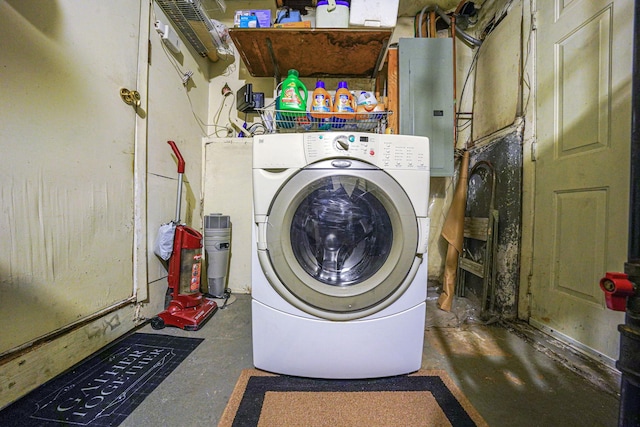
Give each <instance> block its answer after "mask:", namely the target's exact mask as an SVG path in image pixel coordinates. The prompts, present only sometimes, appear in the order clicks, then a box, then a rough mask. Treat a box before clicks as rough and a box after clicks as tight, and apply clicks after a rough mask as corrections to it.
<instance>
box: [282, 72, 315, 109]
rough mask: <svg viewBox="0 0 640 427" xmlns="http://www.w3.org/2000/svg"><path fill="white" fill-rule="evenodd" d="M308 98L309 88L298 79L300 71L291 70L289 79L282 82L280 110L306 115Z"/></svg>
mask: <svg viewBox="0 0 640 427" xmlns="http://www.w3.org/2000/svg"><path fill="white" fill-rule="evenodd" d="M307 96H308V93H307V88H306V87H305V85H304V83H302V82H301V81H300V80H299V79H298V70H293V69H292V70H289V74H288V76H287V78H286V79H284V81H283V82H282V94H281V95H280V110H283V111H287V112H289V111H291V112H300V113H303V114H305V115H306V112H307ZM296 116H297V114H296Z"/></svg>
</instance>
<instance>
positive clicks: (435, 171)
mask: <svg viewBox="0 0 640 427" xmlns="http://www.w3.org/2000/svg"><path fill="white" fill-rule="evenodd" d="M398 84H399V90H400V95H399V110H400V111H399V117H398V120H399V121H400V129H399V130H400V134H402V135H419V136H426V137H429V143H430V155H431V176H452V175H453V126H454V117H453V116H454V106H453V43H452V41H451V39H450V38H401V39H400V40H399V43H398Z"/></svg>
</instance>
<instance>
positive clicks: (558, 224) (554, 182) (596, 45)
mask: <svg viewBox="0 0 640 427" xmlns="http://www.w3.org/2000/svg"><path fill="white" fill-rule="evenodd" d="M538 4H539V5H540V6H539V7H540V9H539V10H538V12H537V28H538V31H537V33H536V34H537V61H536V65H537V82H538V87H537V122H536V130H537V134H538V139H537V144H538V157H537V161H536V177H535V187H536V190H535V207H536V210H535V219H534V256H533V276H532V286H531V319H530V320H531V322H532V324H535V325H537V326H540V327H542V328H543V329H548V330H551V331H553V332H556V333H558V334H560V335H563V336H565V337H568V338H569V339H570V340H573V341H575V342H576V343H578V344H579V345H580V346H582V347H583V349H585V350H586V351H587V352H589V353H592V354H593V355H597V356H604V359H605V360H607V359H615V358H616V357H617V352H618V339H617V336H618V334H617V333H616V327H617V324H618V323H621V321H622V316H621V315H620V314H619V313H614V312H611V311H609V310H607V309H606V307H605V304H604V294H603V293H602V291H601V290H600V289H599V285H598V282H599V279H600V277H602V275H603V274H604V272H605V271H607V270H614V271H618V270H620V269H621V268H622V266H623V264H624V261H625V259H626V238H627V212H628V210H627V205H628V189H629V161H628V156H629V141H630V93H631V88H630V76H631V62H630V58H631V41H630V40H631V28H632V22H631V20H632V15H633V14H632V13H631V12H632V10H633V2H631V1H628V0H624V1H613V2H608V1H603V0H573V1H570V2H569V1H561V0H556V2H555V7H551V5H547V4H546V3H545V4H544V5H542V4H541V2H539V3H538ZM545 7H546V8H545ZM609 361H610V360H609Z"/></svg>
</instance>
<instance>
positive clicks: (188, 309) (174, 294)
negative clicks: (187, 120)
mask: <svg viewBox="0 0 640 427" xmlns="http://www.w3.org/2000/svg"><path fill="white" fill-rule="evenodd" d="M168 143H169V145H170V146H171V149H172V150H173V152H174V153H175V155H176V157H177V158H178V198H177V202H176V205H177V206H176V219H175V221H174V223H175V224H176V227H175V236H174V238H173V252H172V254H171V258H169V276H168V277H167V282H168V284H169V289H168V290H167V294H170V295H171V302H169V305H168V306H167V308H166V310H164V311H163V312H162V313H160V314H158V315H157V316H156V317H154V318H153V319H151V327H152V328H153V329H162V328H164V327H165V326H175V327H178V328H182V329H184V330H187V331H197V330H198V329H200V328H201V327H202V325H204V323H205V322H206V321H207V320H209V319H210V318H211V316H213V315H214V313H215V312H216V311H217V310H218V304H216V302H215V301H213V300H212V299H209V298H205V297H204V296H203V294H202V293H201V292H200V277H201V273H202V234H200V233H199V232H198V231H197V230H195V229H193V228H191V227H187V226H186V225H184V224H180V204H181V200H182V174H183V173H184V164H185V162H184V159H183V158H182V155H181V154H180V151H179V150H178V147H177V146H176V143H175V142H173V141H168Z"/></svg>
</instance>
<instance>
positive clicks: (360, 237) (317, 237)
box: [290, 175, 393, 286]
mask: <svg viewBox="0 0 640 427" xmlns="http://www.w3.org/2000/svg"><path fill="white" fill-rule="evenodd" d="M313 187H314V188H315V190H313V191H312V192H310V194H308V195H307V196H306V197H305V198H303V199H302V202H301V203H300V204H299V205H298V208H297V209H296V211H295V213H294V214H293V218H292V221H291V231H290V238H291V247H292V249H293V254H294V255H295V257H296V260H297V261H298V263H300V266H301V267H302V268H303V269H304V270H305V271H306V272H307V274H309V276H311V277H312V278H314V279H316V280H318V281H320V282H322V283H325V284H327V285H331V286H353V285H355V284H358V283H361V282H363V281H364V280H366V279H368V278H370V277H371V276H373V275H374V274H375V273H376V272H377V271H378V270H380V267H382V265H384V263H385V261H386V260H387V258H388V256H389V252H390V251H391V242H392V241H393V227H392V225H391V219H390V218H389V214H388V213H387V211H386V209H385V208H384V206H383V205H382V203H380V201H379V200H378V199H377V198H376V196H375V195H374V194H375V193H378V192H379V188H377V186H376V185H375V184H372V183H368V182H366V181H364V180H362V179H360V178H357V177H353V176H347V175H337V176H331V177H326V178H321V179H319V180H317V181H316V182H314V183H313Z"/></svg>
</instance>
